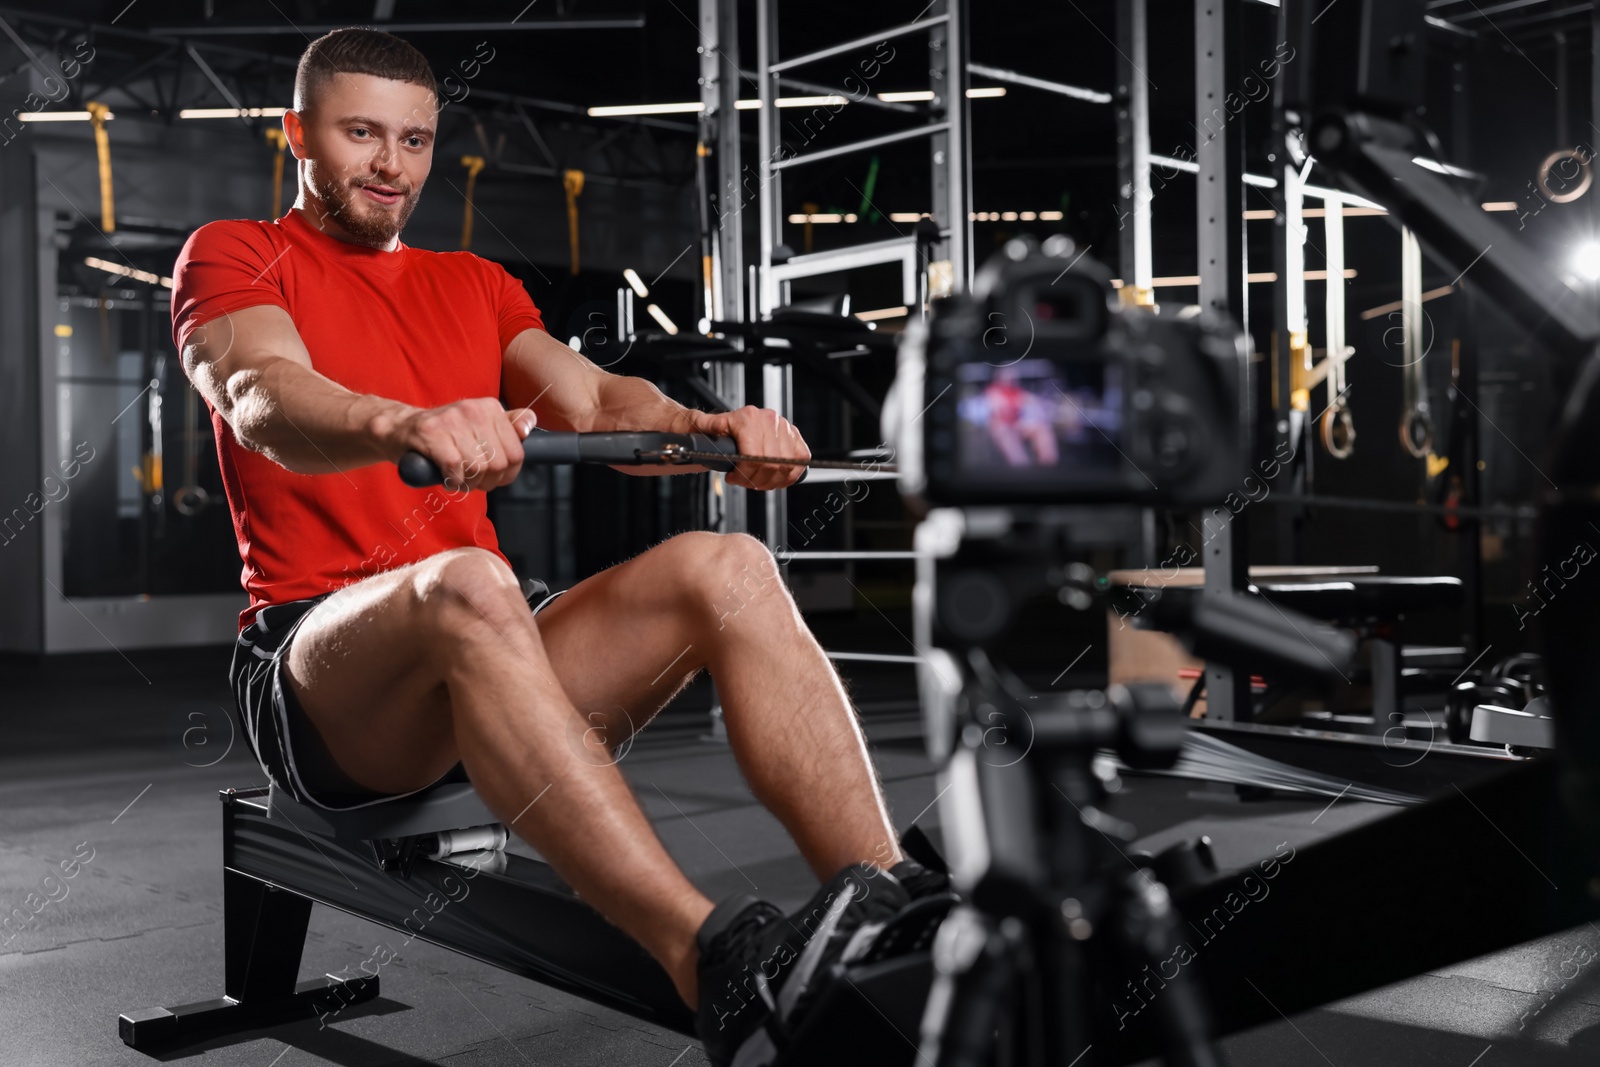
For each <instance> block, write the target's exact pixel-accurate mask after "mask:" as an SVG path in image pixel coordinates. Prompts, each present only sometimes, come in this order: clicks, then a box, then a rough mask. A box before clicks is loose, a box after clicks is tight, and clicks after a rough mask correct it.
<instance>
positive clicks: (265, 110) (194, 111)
mask: <svg viewBox="0 0 1600 1067" xmlns="http://www.w3.org/2000/svg"><path fill="white" fill-rule="evenodd" d="M287 110H289V109H288V108H285V107H186V108H184V109H183V110H182V111H180V112H178V117H179V118H180V119H281V118H283V113H284V112H285V111H287Z"/></svg>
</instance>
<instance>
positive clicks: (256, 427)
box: [182, 304, 533, 489]
mask: <svg viewBox="0 0 1600 1067" xmlns="http://www.w3.org/2000/svg"><path fill="white" fill-rule="evenodd" d="M182 356H183V367H184V370H185V372H186V373H187V374H188V375H189V380H190V381H191V382H193V383H194V386H195V388H196V389H197V390H198V391H199V392H200V395H201V396H203V397H205V398H206V400H207V401H208V402H209V403H210V404H211V406H212V407H213V408H214V409H215V410H216V411H217V412H218V413H219V414H221V415H222V417H223V419H224V420H226V421H227V423H228V425H229V426H230V427H232V429H233V434H234V437H235V438H236V439H237V440H238V441H239V443H240V444H241V445H243V446H244V447H245V448H248V449H250V450H251V451H253V452H260V453H262V454H263V455H265V456H266V457H267V458H269V459H271V460H272V461H274V462H275V463H278V464H279V465H281V466H283V467H285V468H286V469H288V470H291V471H294V472H296V473H298V474H327V473H332V472H334V471H343V470H352V469H355V468H357V467H365V466H369V465H371V464H373V463H381V462H385V461H387V462H395V461H398V460H399V458H400V457H401V455H403V454H404V453H405V452H406V451H408V450H411V449H415V450H417V451H419V452H422V453H423V454H424V455H426V456H428V457H430V458H431V459H433V461H434V462H435V463H437V464H438V465H439V466H440V468H441V469H442V470H444V472H445V473H446V474H447V475H449V476H451V477H452V478H453V479H454V480H456V481H460V482H464V483H465V484H466V485H467V486H469V487H470V488H474V489H493V488H495V487H496V486H499V485H504V484H506V483H507V482H510V481H512V480H513V479H514V478H515V477H516V474H517V470H518V469H519V468H520V467H521V465H522V446H521V441H522V438H523V437H524V436H526V435H527V433H528V431H529V430H530V429H532V426H533V416H532V413H531V412H512V413H508V412H506V411H505V409H504V408H503V407H502V406H501V404H500V402H499V401H498V400H497V399H494V398H482V399H474V400H462V401H458V402H456V403H453V404H447V405H444V406H443V407H437V408H417V407H413V406H411V405H409V404H404V403H401V402H400V401H398V400H391V399H388V398H386V397H380V396H373V395H371V394H365V393H356V392H353V391H351V390H349V389H346V388H345V387H344V386H342V385H340V384H339V383H338V382H335V381H333V380H332V379H330V378H327V377H325V376H323V375H321V374H319V373H317V372H316V370H314V369H313V368H312V365H311V355H310V353H309V352H307V351H306V347H305V344H304V343H303V342H302V341H301V339H300V334H299V332H298V331H297V330H296V329H295V325H294V320H293V319H291V318H290V317H289V314H288V312H286V311H284V310H283V308H281V307H278V306H276V305H273V304H262V305H258V306H255V307H248V308H243V309H241V310H239V311H234V312H230V313H228V314H225V315H219V316H217V317H216V318H214V319H211V320H209V321H207V322H205V323H204V324H202V325H200V326H198V327H196V328H195V329H194V330H193V331H192V332H191V333H190V334H189V336H188V338H187V339H186V340H185V343H184V347H183V353H182ZM485 444H487V445H489V446H490V447H489V448H488V449H487V450H486V449H485ZM486 453H487V454H486Z"/></svg>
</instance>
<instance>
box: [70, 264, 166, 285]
mask: <svg viewBox="0 0 1600 1067" xmlns="http://www.w3.org/2000/svg"><path fill="white" fill-rule="evenodd" d="M83 262H84V265H85V266H90V267H93V268H94V269H95V270H103V271H105V272H106V273H107V274H116V275H119V276H121V277H123V278H132V279H133V280H134V281H136V282H147V283H149V284H150V285H164V286H166V287H167V288H168V289H171V288H172V279H171V278H163V277H162V276H161V275H159V274H151V273H150V272H149V271H147V270H135V269H134V268H133V267H125V266H123V265H122V264H121V263H112V262H111V261H110V260H106V259H98V258H96V257H94V256H88V257H86V258H85V259H84V261H83Z"/></svg>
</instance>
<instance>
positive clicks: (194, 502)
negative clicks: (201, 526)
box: [172, 485, 211, 515]
mask: <svg viewBox="0 0 1600 1067" xmlns="http://www.w3.org/2000/svg"><path fill="white" fill-rule="evenodd" d="M210 503H211V494H210V493H208V492H206V491H205V490H204V489H202V488H200V487H199V486H198V485H186V486H184V487H183V488H182V489H179V490H178V491H177V492H176V493H173V494H172V506H173V507H174V508H176V509H177V511H178V514H179V515H198V514H200V513H201V512H202V511H204V510H205V509H206V505H208V504H210Z"/></svg>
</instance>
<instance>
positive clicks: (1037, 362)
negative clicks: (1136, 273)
mask: <svg viewBox="0 0 1600 1067" xmlns="http://www.w3.org/2000/svg"><path fill="white" fill-rule="evenodd" d="M1247 344H1248V342H1247V339H1246V337H1245V335H1244V334H1243V333H1242V332H1241V331H1240V330H1239V329H1238V328H1237V327H1236V326H1234V325H1233V324H1232V323H1230V322H1228V321H1226V320H1224V319H1221V318H1218V317H1216V316H1213V315H1211V314H1209V313H1206V312H1201V313H1199V314H1197V315H1190V316H1183V315H1179V316H1176V317H1164V316H1159V315H1155V314H1151V313H1149V312H1147V311H1144V310H1141V309H1137V308H1134V309H1124V308H1122V307H1121V306H1120V304H1119V301H1118V300H1117V294H1116V290H1115V289H1114V288H1113V287H1112V285H1111V272H1110V271H1109V270H1108V269H1107V268H1106V267H1105V266H1104V265H1103V264H1101V263H1098V262H1096V261H1095V260H1092V259H1090V258H1088V257H1087V256H1085V255H1082V254H1080V253H1078V252H1077V251H1076V250H1075V249H1074V247H1073V245H1072V242H1071V241H1070V240H1068V239H1067V238H1065V237H1052V238H1050V239H1049V240H1047V241H1046V242H1045V244H1044V246H1043V247H1042V248H1041V247H1040V246H1038V245H1037V244H1035V243H1034V242H1033V241H1032V239H1029V238H1019V239H1016V240H1013V241H1010V242H1008V243H1007V244H1006V246H1005V247H1004V249H1002V251H1001V252H1000V253H999V254H997V255H996V256H995V257H994V258H992V259H991V260H989V262H988V263H986V264H985V265H984V266H983V268H982V269H981V270H980V271H979V272H978V275H977V278H976V279H975V281H974V284H973V289H972V292H971V294H970V295H963V296H958V297H954V298H951V299H949V300H944V301H941V302H940V303H938V304H937V305H936V306H935V308H934V310H933V314H932V316H931V318H930V320H929V321H928V322H927V323H926V324H924V323H922V322H920V321H918V320H915V319H914V320H913V321H912V323H911V325H910V327H909V328H908V329H907V332H906V337H905V340H904V341H903V343H902V344H901V346H900V355H899V363H898V366H897V371H896V378H895V384H894V386H893V389H892V391H891V394H890V396H889V398H888V402H887V403H886V404H885V407H884V432H885V438H886V439H887V440H888V441H889V442H891V443H892V444H893V445H894V448H895V451H896V456H897V459H898V461H899V469H900V475H899V477H900V491H901V493H902V494H903V495H905V496H906V497H908V498H909V499H911V500H912V501H919V500H920V501H921V502H922V503H923V505H925V506H949V507H962V506H983V505H998V504H1041V505H1043V504H1088V503H1132V504H1142V505H1159V506H1167V507H1180V506H1197V505H1204V504H1211V503H1215V502H1217V501H1220V500H1222V499H1223V498H1224V497H1225V496H1226V495H1227V493H1228V492H1229V490H1230V489H1232V488H1233V487H1235V486H1236V485H1237V484H1238V482H1239V479H1240V477H1241V476H1242V474H1243V472H1244V468H1245V465H1246V463H1247V462H1248V458H1247V457H1248V455H1249V425H1250V423H1249V418H1248V415H1249V407H1248V405H1249V394H1248V387H1247V380H1248V379H1247V370H1246V363H1247V359H1248V347H1247Z"/></svg>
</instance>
